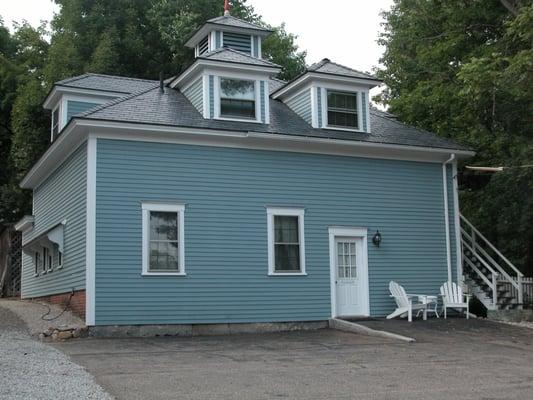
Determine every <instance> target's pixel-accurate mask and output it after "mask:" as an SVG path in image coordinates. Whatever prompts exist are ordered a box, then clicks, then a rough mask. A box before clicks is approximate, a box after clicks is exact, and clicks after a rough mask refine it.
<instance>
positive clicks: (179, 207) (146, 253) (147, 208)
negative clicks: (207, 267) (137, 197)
mask: <svg viewBox="0 0 533 400" xmlns="http://www.w3.org/2000/svg"><path fill="white" fill-rule="evenodd" d="M141 210H142V272H141V275H142V276H185V275H186V273H185V236H184V235H185V221H184V219H185V204H183V203H159V202H142V205H141ZM151 211H168V212H176V213H177V214H178V232H177V233H178V270H177V271H176V272H151V271H150V270H149V265H150V250H149V249H150V235H149V232H150V212H151Z"/></svg>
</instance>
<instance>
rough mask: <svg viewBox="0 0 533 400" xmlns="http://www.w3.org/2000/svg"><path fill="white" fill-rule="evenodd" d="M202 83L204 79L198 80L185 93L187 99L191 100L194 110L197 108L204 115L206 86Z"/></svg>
mask: <svg viewBox="0 0 533 400" xmlns="http://www.w3.org/2000/svg"><path fill="white" fill-rule="evenodd" d="M202 82H203V80H202V78H198V79H197V80H196V82H194V83H193V84H192V85H191V86H189V87H188V88H187V89H186V90H184V91H183V94H184V95H185V97H187V98H188V99H189V101H190V102H191V103H192V105H193V106H194V108H196V109H197V110H198V111H199V112H200V113H203V94H204V86H203V84H202Z"/></svg>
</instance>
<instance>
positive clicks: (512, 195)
mask: <svg viewBox="0 0 533 400" xmlns="http://www.w3.org/2000/svg"><path fill="white" fill-rule="evenodd" d="M384 16H385V18H386V23H385V29H384V32H383V33H382V34H381V37H380V40H379V42H380V44H382V45H384V46H385V48H386V50H385V53H384V56H383V58H382V60H381V62H382V64H383V66H384V68H383V69H381V70H380V71H378V75H379V77H381V78H382V79H383V80H384V81H385V83H386V85H387V89H386V90H385V91H384V92H383V93H382V94H381V95H380V96H378V98H377V100H378V101H381V102H382V103H384V104H386V105H388V106H389V107H390V110H391V112H393V113H395V114H397V115H398V116H399V117H400V118H401V119H402V120H403V121H405V122H407V123H410V124H414V125H416V126H419V127H422V128H425V129H428V130H431V131H434V132H436V133H437V134H439V135H441V136H444V137H451V138H454V139H456V140H457V141H459V142H461V143H463V144H465V145H468V146H470V147H472V148H473V149H475V150H476V151H477V155H476V157H475V158H474V159H473V160H469V161H468V163H469V164H474V165H496V166H499V165H504V166H512V167H513V168H509V169H506V170H504V172H502V173H498V174H495V175H494V176H492V178H491V179H490V181H489V182H488V184H487V185H486V186H484V187H482V188H480V189H476V190H474V189H469V188H468V187H464V188H463V190H461V192H460V196H461V206H462V212H463V214H465V215H466V216H467V218H469V219H471V220H472V221H473V222H474V224H476V225H477V226H478V227H479V228H480V229H481V230H482V232H485V233H486V234H487V236H488V237H489V239H491V240H492V241H494V242H495V243H496V245H497V246H498V247H499V248H500V249H502V251H503V252H504V254H506V255H508V256H509V257H510V258H511V260H512V261H513V262H515V263H516V264H517V265H518V266H520V267H521V268H522V270H523V271H525V272H527V273H528V274H532V273H533V207H532V205H533V168H531V167H525V168H524V167H519V166H524V165H530V164H533V132H532V127H533V124H532V122H533V121H532V120H531V119H532V115H533V81H532V80H533V52H532V44H533V30H532V29H531V27H532V26H533V4H532V1H531V0H525V1H504V0H501V1H496V0H491V1H484V0H470V1H445V2H443V1H440V0H396V1H395V3H394V5H393V7H392V9H391V10H390V11H388V12H386V13H384Z"/></svg>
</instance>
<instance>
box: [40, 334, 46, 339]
mask: <svg viewBox="0 0 533 400" xmlns="http://www.w3.org/2000/svg"><path fill="white" fill-rule="evenodd" d="M45 339H46V335H45V334H44V333H39V340H40V341H43V340H45Z"/></svg>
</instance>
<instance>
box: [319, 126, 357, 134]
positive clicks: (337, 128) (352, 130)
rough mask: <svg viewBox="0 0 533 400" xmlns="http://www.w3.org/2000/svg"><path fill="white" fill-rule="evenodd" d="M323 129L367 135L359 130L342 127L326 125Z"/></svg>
mask: <svg viewBox="0 0 533 400" xmlns="http://www.w3.org/2000/svg"><path fill="white" fill-rule="evenodd" d="M323 129H331V130H334V131H345V132H357V133H367V132H365V131H363V130H361V129H359V128H343V127H340V126H329V125H326V126H324V127H323Z"/></svg>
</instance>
